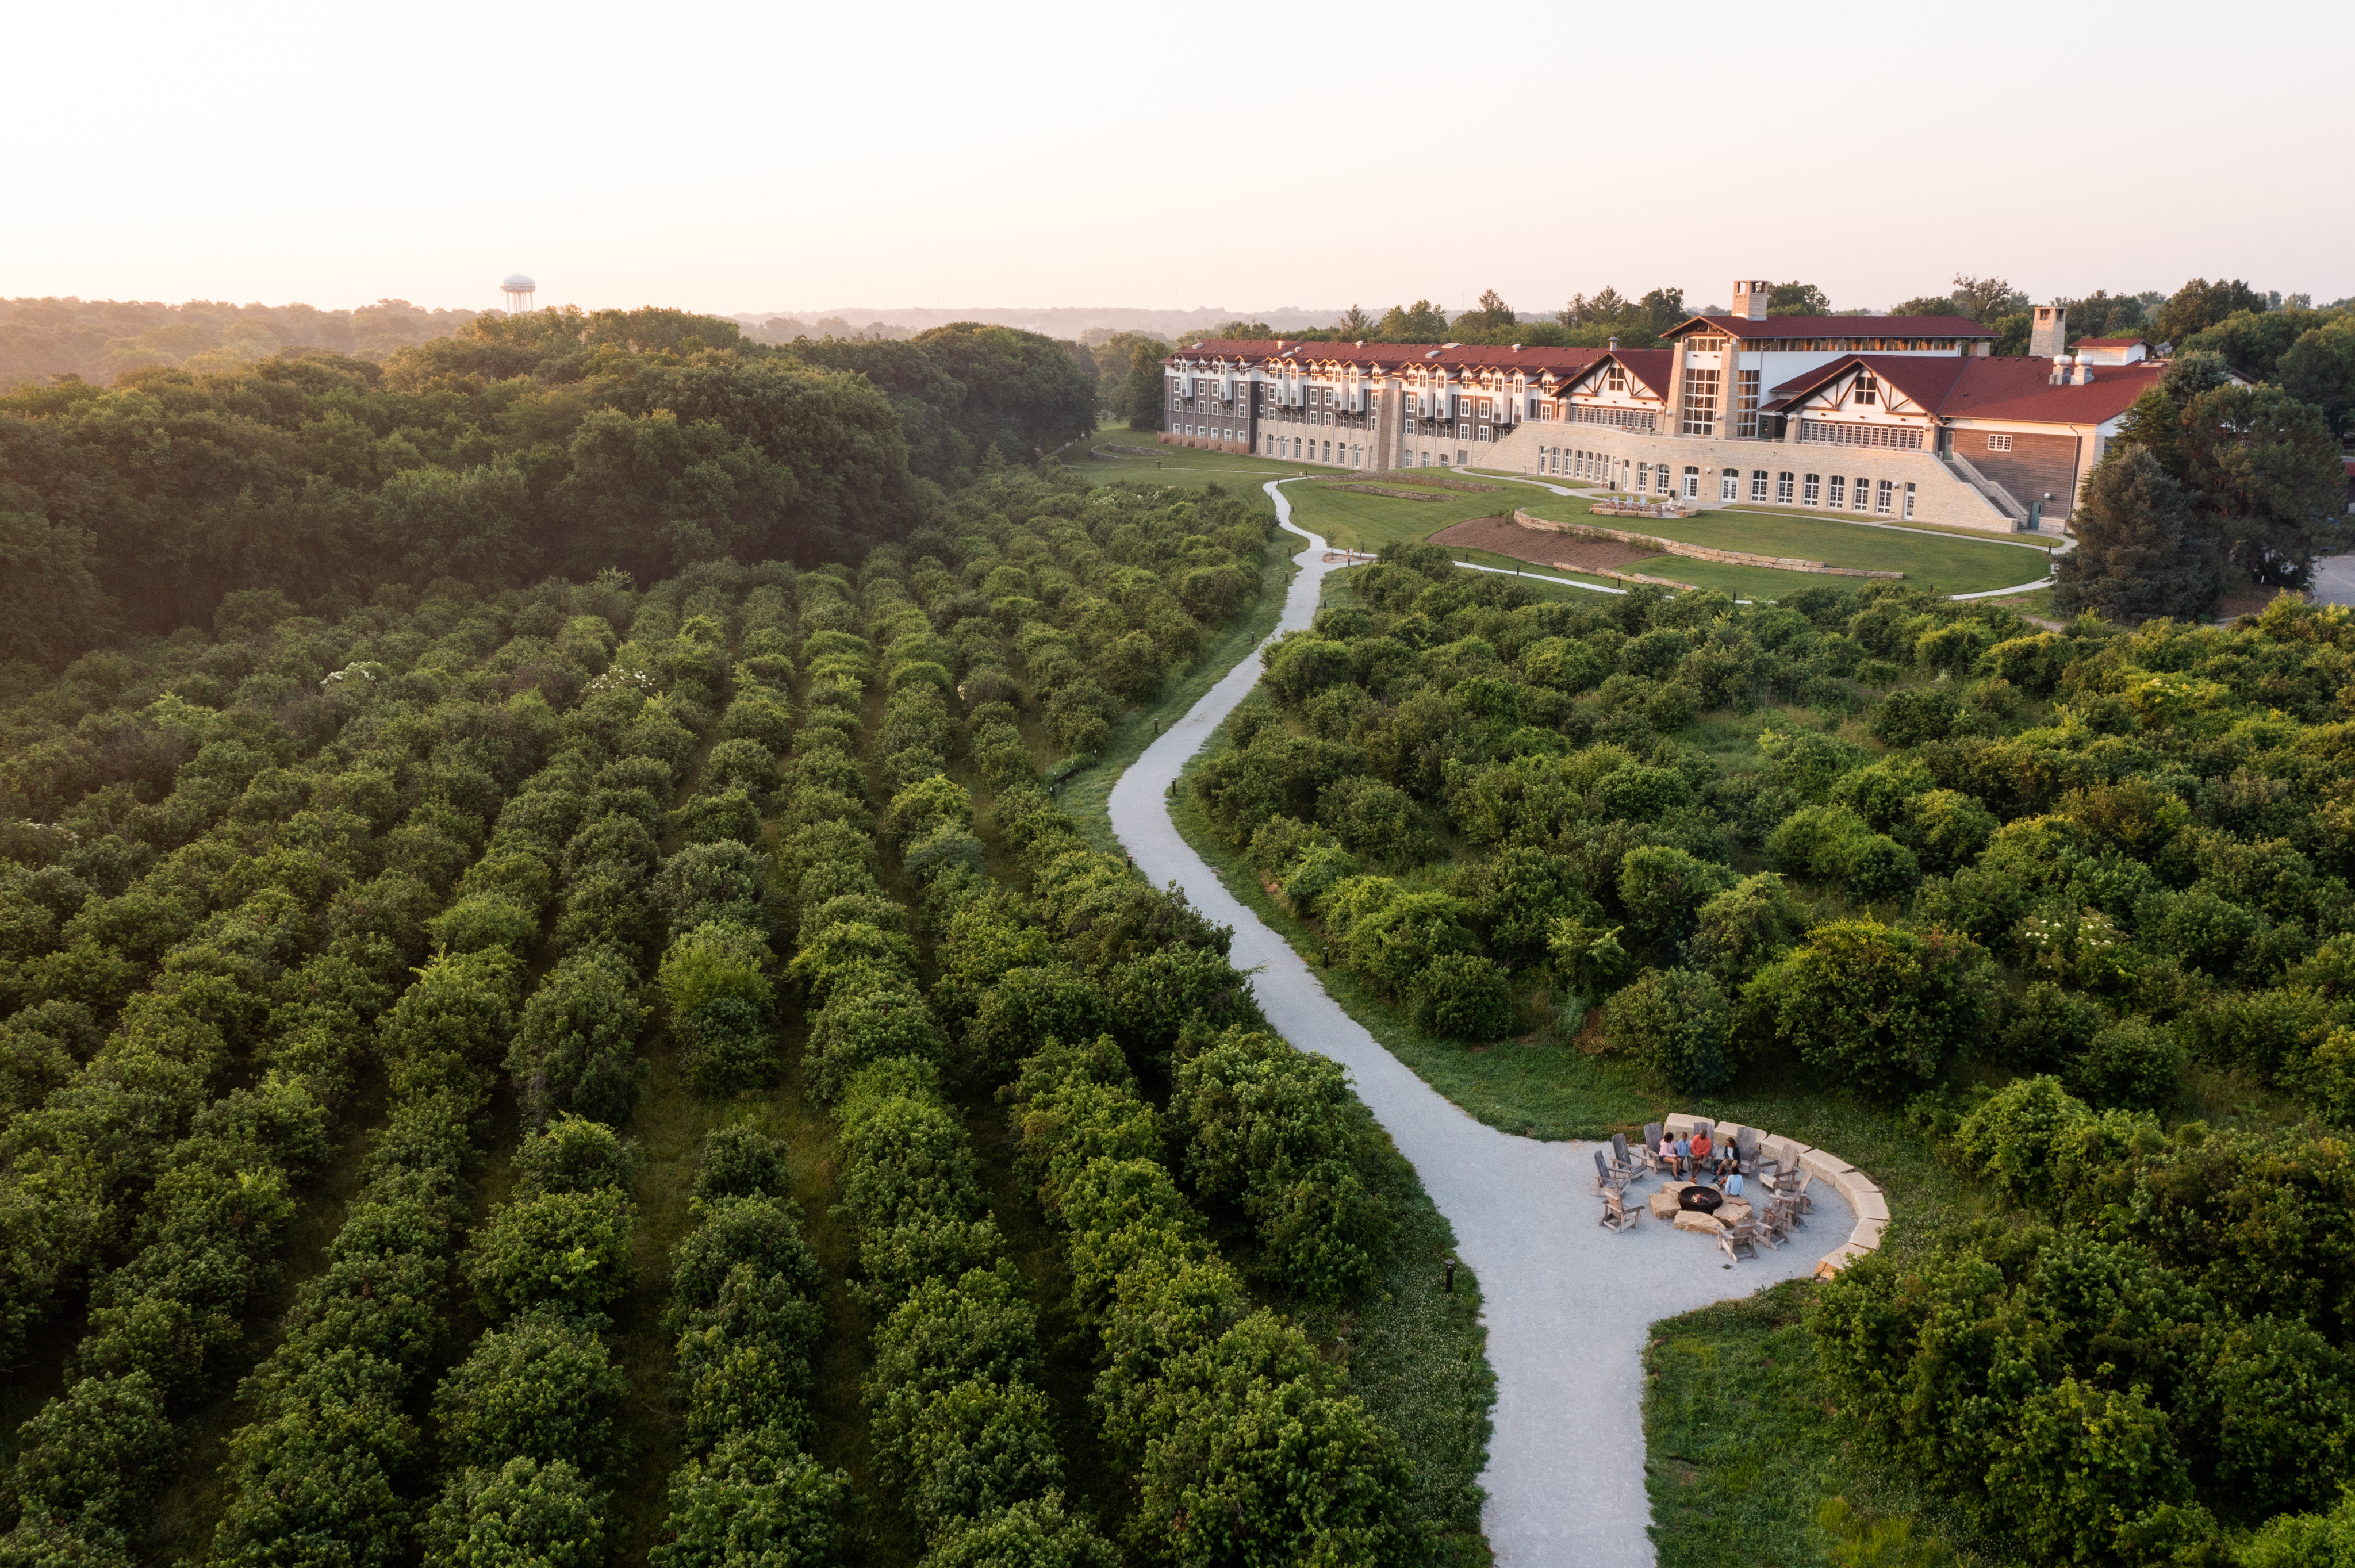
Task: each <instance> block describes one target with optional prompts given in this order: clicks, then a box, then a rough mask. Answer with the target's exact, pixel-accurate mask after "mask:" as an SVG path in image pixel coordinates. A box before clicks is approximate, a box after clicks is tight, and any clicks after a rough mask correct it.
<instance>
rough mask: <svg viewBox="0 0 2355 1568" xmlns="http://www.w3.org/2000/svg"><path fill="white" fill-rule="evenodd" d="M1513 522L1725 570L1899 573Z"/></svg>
mask: <svg viewBox="0 0 2355 1568" xmlns="http://www.w3.org/2000/svg"><path fill="white" fill-rule="evenodd" d="M1513 521H1514V522H1515V523H1517V524H1519V525H1520V526H1522V527H1524V528H1533V529H1536V530H1537V531H1539V532H1540V533H1544V534H1578V535H1585V536H1586V537H1588V538H1595V539H1616V540H1617V541H1618V542H1619V543H1621V544H1623V545H1648V546H1652V547H1653V548H1655V549H1657V550H1658V551H1659V552H1660V553H1661V554H1662V555H1664V556H1686V557H1688V558H1689V559H1692V560H1696V561H1716V562H1719V563H1721V565H1724V566H1729V567H1773V568H1774V570H1776V571H1778V572H1817V573H1820V574H1822V575H1823V576H1825V577H1879V578H1881V579H1883V580H1884V581H1895V580H1896V579H1898V578H1900V577H1903V576H1904V575H1905V574H1904V573H1903V572H1870V571H1867V570H1865V569H1864V568H1863V567H1828V566H1826V565H1824V564H1823V562H1821V561H1803V560H1800V559H1799V558H1797V557H1796V556H1753V555H1751V554H1750V553H1749V552H1747V551H1745V550H1713V549H1710V547H1709V546H1705V545H1687V544H1684V543H1682V542H1680V541H1678V540H1676V539H1663V538H1661V537H1659V536H1658V535H1654V534H1637V533H1634V532H1631V531H1630V530H1628V529H1625V528H1597V527H1595V526H1593V524H1586V523H1556V522H1554V521H1553V520H1552V519H1550V518H1546V517H1532V516H1530V515H1529V514H1528V513H1526V512H1524V511H1522V510H1521V509H1520V508H1519V507H1518V506H1516V507H1515V508H1513Z"/></svg>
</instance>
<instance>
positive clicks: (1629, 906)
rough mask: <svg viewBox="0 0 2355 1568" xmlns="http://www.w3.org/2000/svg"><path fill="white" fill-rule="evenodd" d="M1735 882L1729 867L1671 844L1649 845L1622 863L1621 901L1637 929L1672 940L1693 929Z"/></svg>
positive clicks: (1666, 940)
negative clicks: (1697, 917) (1701, 912)
mask: <svg viewBox="0 0 2355 1568" xmlns="http://www.w3.org/2000/svg"><path fill="white" fill-rule="evenodd" d="M1733 882H1734V875H1733V873H1732V872H1731V871H1729V870H1727V869H1726V868H1725V867H1724V866H1721V865H1712V864H1710V863H1709V862H1707V861H1702V860H1696V859H1695V858H1693V856H1691V855H1690V854H1688V853H1685V852H1684V851H1683V850H1680V849H1673V848H1670V847H1669V846H1668V845H1666V844H1646V845H1644V846H1643V847H1641V848H1638V849H1633V850H1629V851H1628V852H1627V854H1626V857H1625V859H1623V860H1622V861H1621V862H1620V863H1619V902H1620V904H1621V906H1623V907H1624V908H1625V910H1626V911H1627V917H1628V920H1629V921H1630V923H1632V924H1633V925H1634V926H1635V927H1636V928H1637V929H1638V930H1641V931H1643V932H1645V933H1646V934H1647V935H1649V936H1650V937H1652V938H1655V939H1656V940H1658V941H1662V942H1672V941H1675V940H1676V939H1677V938H1679V937H1681V936H1682V935H1683V934H1684V933H1685V931H1686V930H1687V929H1688V928H1689V927H1690V926H1691V924H1692V919H1693V914H1694V912H1695V911H1696V910H1697V909H1699V908H1700V906H1701V905H1702V904H1703V903H1705V902H1706V901H1707V900H1709V899H1710V898H1711V897H1713V896H1715V895H1717V894H1720V893H1722V892H1724V891H1725V890H1726V889H1727V888H1729V887H1731V886H1732V885H1733Z"/></svg>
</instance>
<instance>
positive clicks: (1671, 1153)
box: [1659, 1132, 1677, 1171]
mask: <svg viewBox="0 0 2355 1568" xmlns="http://www.w3.org/2000/svg"><path fill="white" fill-rule="evenodd" d="M1659 1155H1660V1163H1661V1164H1663V1165H1665V1166H1667V1167H1668V1169H1669V1170H1670V1171H1674V1170H1675V1169H1676V1168H1677V1139H1676V1135H1675V1134H1673V1133H1667V1132H1664V1133H1662V1134H1660V1148H1659Z"/></svg>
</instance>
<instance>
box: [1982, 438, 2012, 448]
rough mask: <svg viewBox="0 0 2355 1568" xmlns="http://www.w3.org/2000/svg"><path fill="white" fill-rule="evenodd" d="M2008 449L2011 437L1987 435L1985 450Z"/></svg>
mask: <svg viewBox="0 0 2355 1568" xmlns="http://www.w3.org/2000/svg"><path fill="white" fill-rule="evenodd" d="M1987 450H1989V451H1991V452H2008V451H2009V450H2011V438H2010V437H2009V436H1989V437H1988V438H1987Z"/></svg>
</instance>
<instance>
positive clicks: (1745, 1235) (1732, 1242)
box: [1717, 1220, 1758, 1263]
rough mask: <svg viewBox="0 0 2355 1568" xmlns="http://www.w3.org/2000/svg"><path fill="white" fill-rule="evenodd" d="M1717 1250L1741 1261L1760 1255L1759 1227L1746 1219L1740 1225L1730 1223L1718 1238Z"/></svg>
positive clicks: (1738, 1261)
mask: <svg viewBox="0 0 2355 1568" xmlns="http://www.w3.org/2000/svg"><path fill="white" fill-rule="evenodd" d="M1717 1250H1718V1251H1720V1252H1721V1253H1723V1254H1724V1255H1726V1256H1728V1257H1730V1258H1732V1260H1733V1261H1734V1262H1736V1263H1740V1262H1742V1261H1743V1260H1744V1259H1754V1258H1756V1257H1757V1255H1758V1227H1757V1226H1756V1225H1754V1224H1751V1223H1750V1222H1749V1221H1747V1220H1744V1221H1742V1224H1738V1225H1728V1226H1727V1227H1726V1228H1725V1229H1724V1230H1723V1231H1722V1232H1721V1233H1720V1234H1719V1235H1718V1238H1717Z"/></svg>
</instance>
